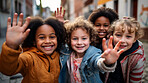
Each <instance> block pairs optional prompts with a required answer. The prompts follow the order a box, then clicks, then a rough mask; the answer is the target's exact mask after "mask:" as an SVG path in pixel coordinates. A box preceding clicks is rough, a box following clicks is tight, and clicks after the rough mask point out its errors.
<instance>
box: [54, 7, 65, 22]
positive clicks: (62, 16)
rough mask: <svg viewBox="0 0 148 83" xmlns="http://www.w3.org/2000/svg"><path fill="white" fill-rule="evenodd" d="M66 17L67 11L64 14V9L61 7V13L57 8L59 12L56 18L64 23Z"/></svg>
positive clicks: (56, 13)
mask: <svg viewBox="0 0 148 83" xmlns="http://www.w3.org/2000/svg"><path fill="white" fill-rule="evenodd" d="M64 15H65V10H64V11H63V12H62V7H60V11H59V8H57V12H56V11H55V17H56V18H57V19H58V20H59V21H61V22H63V23H64Z"/></svg>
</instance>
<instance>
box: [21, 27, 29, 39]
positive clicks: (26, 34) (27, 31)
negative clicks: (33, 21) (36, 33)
mask: <svg viewBox="0 0 148 83" xmlns="http://www.w3.org/2000/svg"><path fill="white" fill-rule="evenodd" d="M29 32H30V29H27V30H26V31H25V32H24V33H23V41H24V40H25V39H26V38H27V36H28V35H29Z"/></svg>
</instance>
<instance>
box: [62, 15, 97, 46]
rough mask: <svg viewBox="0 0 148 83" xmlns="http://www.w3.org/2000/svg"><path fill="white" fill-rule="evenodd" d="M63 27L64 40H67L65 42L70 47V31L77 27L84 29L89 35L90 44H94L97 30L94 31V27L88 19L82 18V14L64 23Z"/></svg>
mask: <svg viewBox="0 0 148 83" xmlns="http://www.w3.org/2000/svg"><path fill="white" fill-rule="evenodd" d="M65 28H66V31H67V40H66V41H67V44H68V45H69V47H70V48H71V46H70V44H71V41H70V40H71V33H72V32H73V31H74V30H77V29H78V28H81V29H83V30H86V32H87V33H88V34H89V36H90V42H91V45H95V42H96V37H97V32H96V30H95V28H94V27H93V25H92V24H91V23H90V22H89V21H87V20H84V18H83V17H82V16H80V17H77V18H76V19H75V20H74V21H73V22H69V23H66V24H65Z"/></svg>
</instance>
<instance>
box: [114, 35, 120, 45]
mask: <svg viewBox="0 0 148 83" xmlns="http://www.w3.org/2000/svg"><path fill="white" fill-rule="evenodd" d="M118 41H119V39H117V38H115V37H114V39H113V43H114V45H116V44H117V43H118Z"/></svg>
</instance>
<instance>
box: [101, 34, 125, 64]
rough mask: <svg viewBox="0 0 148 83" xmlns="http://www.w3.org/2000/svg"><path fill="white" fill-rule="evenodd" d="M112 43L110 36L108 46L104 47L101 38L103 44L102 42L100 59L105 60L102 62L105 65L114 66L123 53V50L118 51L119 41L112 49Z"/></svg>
mask: <svg viewBox="0 0 148 83" xmlns="http://www.w3.org/2000/svg"><path fill="white" fill-rule="evenodd" d="M112 41H113V37H112V36H111V37H110V39H109V42H108V46H107V45H106V39H105V38H103V42H102V46H103V50H104V52H103V54H102V55H101V57H102V58H105V60H104V62H105V64H107V65H111V64H114V63H115V62H116V61H117V60H118V58H119V56H120V54H121V53H123V51H124V50H123V49H121V50H118V49H119V47H120V44H121V41H119V42H118V43H117V44H116V46H115V47H114V48H113V44H112Z"/></svg>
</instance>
